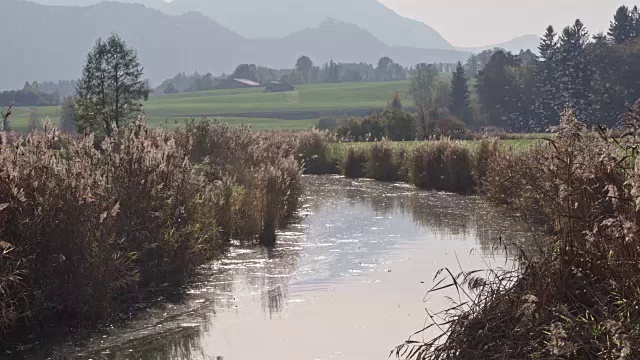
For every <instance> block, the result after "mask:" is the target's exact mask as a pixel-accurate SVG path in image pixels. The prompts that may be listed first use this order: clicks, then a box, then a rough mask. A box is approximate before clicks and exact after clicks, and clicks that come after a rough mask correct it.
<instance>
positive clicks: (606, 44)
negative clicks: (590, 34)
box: [587, 34, 625, 127]
mask: <svg viewBox="0 0 640 360" xmlns="http://www.w3.org/2000/svg"><path fill="white" fill-rule="evenodd" d="M593 39H594V42H593V43H590V44H589V45H588V46H587V54H588V59H589V64H590V69H591V75H592V76H591V84H590V89H589V101H588V103H589V106H590V109H589V114H590V117H591V118H590V119H589V120H591V121H592V122H593V123H594V124H595V123H597V124H602V125H606V126H609V127H613V126H615V125H616V123H617V121H618V118H619V115H620V114H622V113H623V112H624V111H625V103H624V89H623V87H622V85H621V83H620V75H621V71H620V70H621V69H622V68H623V66H624V55H623V51H622V49H621V47H620V46H617V45H615V44H612V43H611V42H610V41H608V40H607V37H606V36H605V35H604V34H598V35H596V36H594V38H593Z"/></svg>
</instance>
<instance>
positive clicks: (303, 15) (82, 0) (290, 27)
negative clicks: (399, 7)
mask: <svg viewBox="0 0 640 360" xmlns="http://www.w3.org/2000/svg"><path fill="white" fill-rule="evenodd" d="M32 1H35V2H37V3H40V4H44V5H76V6H81V5H82V6H86V5H93V4H96V3H99V2H101V1H104V0H32ZM116 1H119V2H129V3H141V4H144V5H146V6H148V7H152V8H155V9H158V10H161V11H163V12H165V13H167V14H172V15H180V14H184V13H187V12H190V11H195V12H199V13H202V14H204V15H206V16H208V17H210V18H211V19H213V20H214V21H216V22H217V23H219V24H221V25H223V26H225V27H227V28H229V29H232V30H233V31H235V32H237V33H238V34H240V35H242V36H244V37H247V38H281V37H285V36H287V35H289V34H291V33H293V32H296V31H299V30H301V29H304V28H306V27H308V26H309V25H315V24H318V23H320V22H321V21H323V20H324V19H326V18H334V19H339V20H342V21H344V22H347V23H351V24H354V25H357V26H358V27H361V28H363V29H365V30H367V31H369V32H370V33H371V34H372V35H373V36H375V37H376V38H378V39H380V40H381V41H382V42H384V43H385V44H388V45H391V46H408V47H417V48H428V49H457V50H462V51H477V52H479V51H482V50H486V49H492V48H494V47H501V48H504V49H507V50H509V51H513V52H519V51H520V50H521V49H529V48H530V49H532V50H534V49H535V48H536V47H537V46H538V43H539V37H538V36H536V35H524V36H520V37H517V38H515V39H513V40H510V41H507V42H504V43H500V44H489V45H487V46H481V47H474V48H464V47H454V46H453V45H451V44H450V43H449V42H448V41H447V40H446V39H445V38H444V37H443V36H442V35H440V34H439V33H438V32H437V31H436V30H435V29H433V28H432V27H430V26H428V25H426V24H424V23H422V22H420V21H416V20H413V19H409V18H406V17H403V16H400V15H399V14H397V13H395V12H394V11H393V10H391V9H389V8H387V7H385V6H384V5H383V4H382V3H381V2H380V1H379V0H348V1H346V0H269V1H265V0H172V1H171V2H166V1H165V0H116ZM434 6H435V5H434Z"/></svg>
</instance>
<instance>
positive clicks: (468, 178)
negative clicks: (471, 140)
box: [444, 144, 474, 194]
mask: <svg viewBox="0 0 640 360" xmlns="http://www.w3.org/2000/svg"><path fill="white" fill-rule="evenodd" d="M444 162H445V163H446V164H447V174H446V175H445V179H444V180H445V185H446V190H448V191H451V192H455V193H459V194H469V193H471V192H472V191H473V187H474V186H473V174H472V169H473V161H472V157H471V152H470V151H469V149H467V148H465V147H462V146H460V145H455V144H454V145H452V146H450V147H449V148H448V149H447V150H446V151H445V153H444Z"/></svg>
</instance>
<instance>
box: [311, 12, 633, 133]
mask: <svg viewBox="0 0 640 360" xmlns="http://www.w3.org/2000/svg"><path fill="white" fill-rule="evenodd" d="M538 50H539V55H536V54H534V53H533V52H531V51H529V50H526V51H521V52H520V53H519V54H517V55H515V54H513V53H511V52H508V51H506V50H503V49H491V50H486V51H483V52H482V53H480V54H478V55H474V56H472V57H470V58H469V59H468V61H467V62H466V63H465V64H464V65H463V64H462V63H461V62H459V63H458V64H457V66H456V68H455V70H454V71H453V74H452V77H451V80H450V81H446V80H443V79H442V77H441V76H440V73H441V71H439V70H440V69H438V67H437V66H436V65H434V64H418V65H416V66H415V68H413V69H412V71H411V91H410V93H411V95H412V97H413V104H414V105H415V110H413V111H412V112H411V113H407V112H406V111H405V110H403V109H402V106H401V102H400V99H399V98H398V95H397V94H396V95H395V98H394V100H393V102H392V103H391V104H390V105H389V106H388V107H387V109H386V110H385V111H383V112H381V113H378V114H375V115H373V116H369V117H367V118H365V119H348V120H343V121H342V122H337V121H328V119H322V121H321V123H319V126H320V127H324V128H326V127H337V129H336V131H337V133H338V134H339V135H341V136H343V137H346V138H353V139H359V140H373V139H380V138H382V137H387V138H390V139H392V140H413V139H426V138H429V137H431V136H434V135H435V136H438V135H446V136H456V135H458V134H461V133H462V132H463V131H464V129H465V128H475V129H487V128H496V129H500V130H507V131H513V132H545V131H549V130H552V129H553V127H554V126H556V125H558V124H559V120H560V114H561V113H562V112H563V111H564V110H565V109H566V108H572V109H573V110H574V111H575V114H576V115H577V116H578V117H579V118H580V119H582V120H583V121H584V122H585V123H586V124H588V125H590V126H596V125H602V126H606V127H609V128H615V127H617V126H618V124H619V121H620V116H621V115H622V114H624V113H626V112H627V110H628V108H629V107H630V106H631V105H633V104H634V102H635V101H636V100H638V99H639V98H640V11H639V10H638V8H637V7H634V8H632V9H630V8H628V7H626V6H621V7H620V8H619V9H618V10H617V12H616V14H615V16H614V19H613V21H612V22H611V26H610V28H609V31H608V33H607V34H606V35H605V34H596V35H594V36H590V35H589V32H588V31H587V29H586V27H585V25H584V24H583V23H582V22H581V21H580V20H576V21H575V23H574V24H573V25H571V26H567V27H566V28H564V29H563V30H562V32H561V33H559V34H558V33H556V32H555V29H554V28H553V27H552V26H549V27H548V28H547V29H546V32H545V34H544V35H543V36H542V38H541V42H540V45H539V47H538Z"/></svg>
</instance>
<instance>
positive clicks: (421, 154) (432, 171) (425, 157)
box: [410, 141, 451, 190]
mask: <svg viewBox="0 0 640 360" xmlns="http://www.w3.org/2000/svg"><path fill="white" fill-rule="evenodd" d="M449 146H451V145H450V142H449V141H438V142H435V143H433V144H429V145H420V146H418V147H416V148H415V149H414V151H413V155H412V157H411V167H410V176H411V183H412V184H414V185H415V186H417V187H418V188H420V189H428V190H444V189H445V188H446V187H447V185H446V175H447V171H448V168H447V164H446V163H445V153H446V151H447V149H448V148H449Z"/></svg>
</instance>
